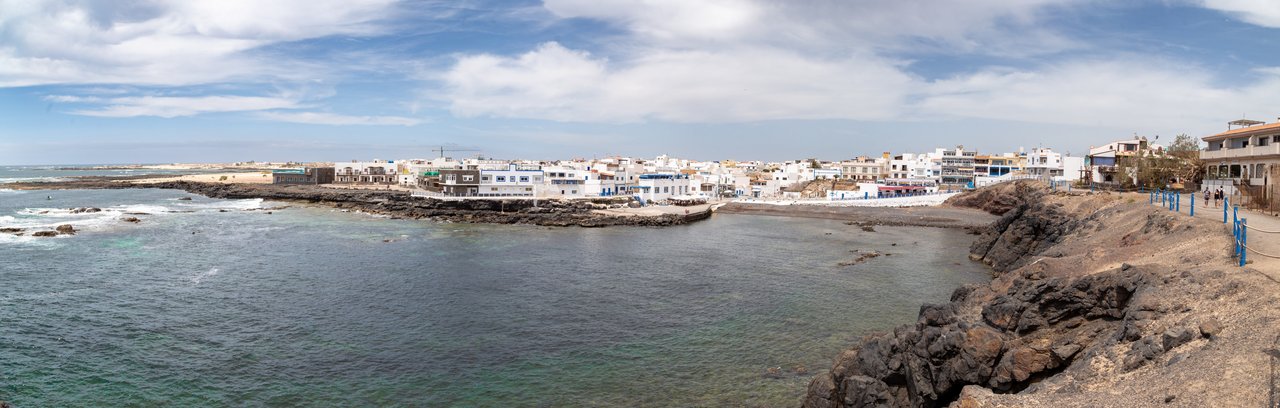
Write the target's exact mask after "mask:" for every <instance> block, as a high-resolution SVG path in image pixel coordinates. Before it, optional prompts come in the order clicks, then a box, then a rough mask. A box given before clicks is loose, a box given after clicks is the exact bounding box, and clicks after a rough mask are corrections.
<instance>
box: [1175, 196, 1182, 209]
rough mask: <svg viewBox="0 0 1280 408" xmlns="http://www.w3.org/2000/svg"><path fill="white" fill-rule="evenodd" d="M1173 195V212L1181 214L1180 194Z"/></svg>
mask: <svg viewBox="0 0 1280 408" xmlns="http://www.w3.org/2000/svg"><path fill="white" fill-rule="evenodd" d="M1173 194H1174V196H1173V212H1182V193H1173Z"/></svg>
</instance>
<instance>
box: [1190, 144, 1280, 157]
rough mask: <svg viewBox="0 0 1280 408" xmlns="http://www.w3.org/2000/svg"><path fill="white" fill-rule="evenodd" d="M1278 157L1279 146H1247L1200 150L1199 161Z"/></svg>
mask: <svg viewBox="0 0 1280 408" xmlns="http://www.w3.org/2000/svg"><path fill="white" fill-rule="evenodd" d="M1273 155H1280V144H1274V143H1273V144H1269V145H1266V146H1249V147H1239V148H1235V149H1218V150H1201V151H1200V159H1201V160H1204V161H1214V160H1227V159H1244V158H1255V157H1257V158H1261V157H1262V156H1273Z"/></svg>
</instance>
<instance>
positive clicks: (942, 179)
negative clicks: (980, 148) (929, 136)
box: [936, 146, 978, 188]
mask: <svg viewBox="0 0 1280 408" xmlns="http://www.w3.org/2000/svg"><path fill="white" fill-rule="evenodd" d="M936 153H937V155H936V156H937V160H938V164H939V167H940V170H941V172H940V174H939V175H938V176H939V180H938V184H941V185H944V186H948V187H961V188H973V186H974V184H973V180H974V177H973V174H974V167H975V166H974V158H975V156H977V155H978V152H975V151H966V150H965V149H964V146H956V148H955V149H950V150H948V149H938V150H937V151H936Z"/></svg>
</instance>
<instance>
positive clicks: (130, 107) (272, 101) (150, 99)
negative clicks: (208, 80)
mask: <svg viewBox="0 0 1280 408" xmlns="http://www.w3.org/2000/svg"><path fill="white" fill-rule="evenodd" d="M53 98H55V100H56V99H61V100H62V101H63V102H90V101H87V100H85V99H84V98H76V97H70V98H67V97H59V96H54V97H53ZM95 101H99V102H103V103H105V104H106V106H103V107H100V108H91V109H81V110H74V111H71V112H69V113H72V114H75V115H84V116H97V117H108V118H129V117H138V116H157V117H162V118H174V117H179V116H193V115H197V114H201V113H213V112H248V111H259V110H267V109H285V108H297V107H300V102H299V101H298V100H297V99H293V98H285V97H270V96H196V97H184V96H130V97H120V98H110V99H106V100H95Z"/></svg>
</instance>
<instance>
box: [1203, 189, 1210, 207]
mask: <svg viewBox="0 0 1280 408" xmlns="http://www.w3.org/2000/svg"><path fill="white" fill-rule="evenodd" d="M1204 205H1209V189H1208V188H1206V189H1204Z"/></svg>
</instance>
